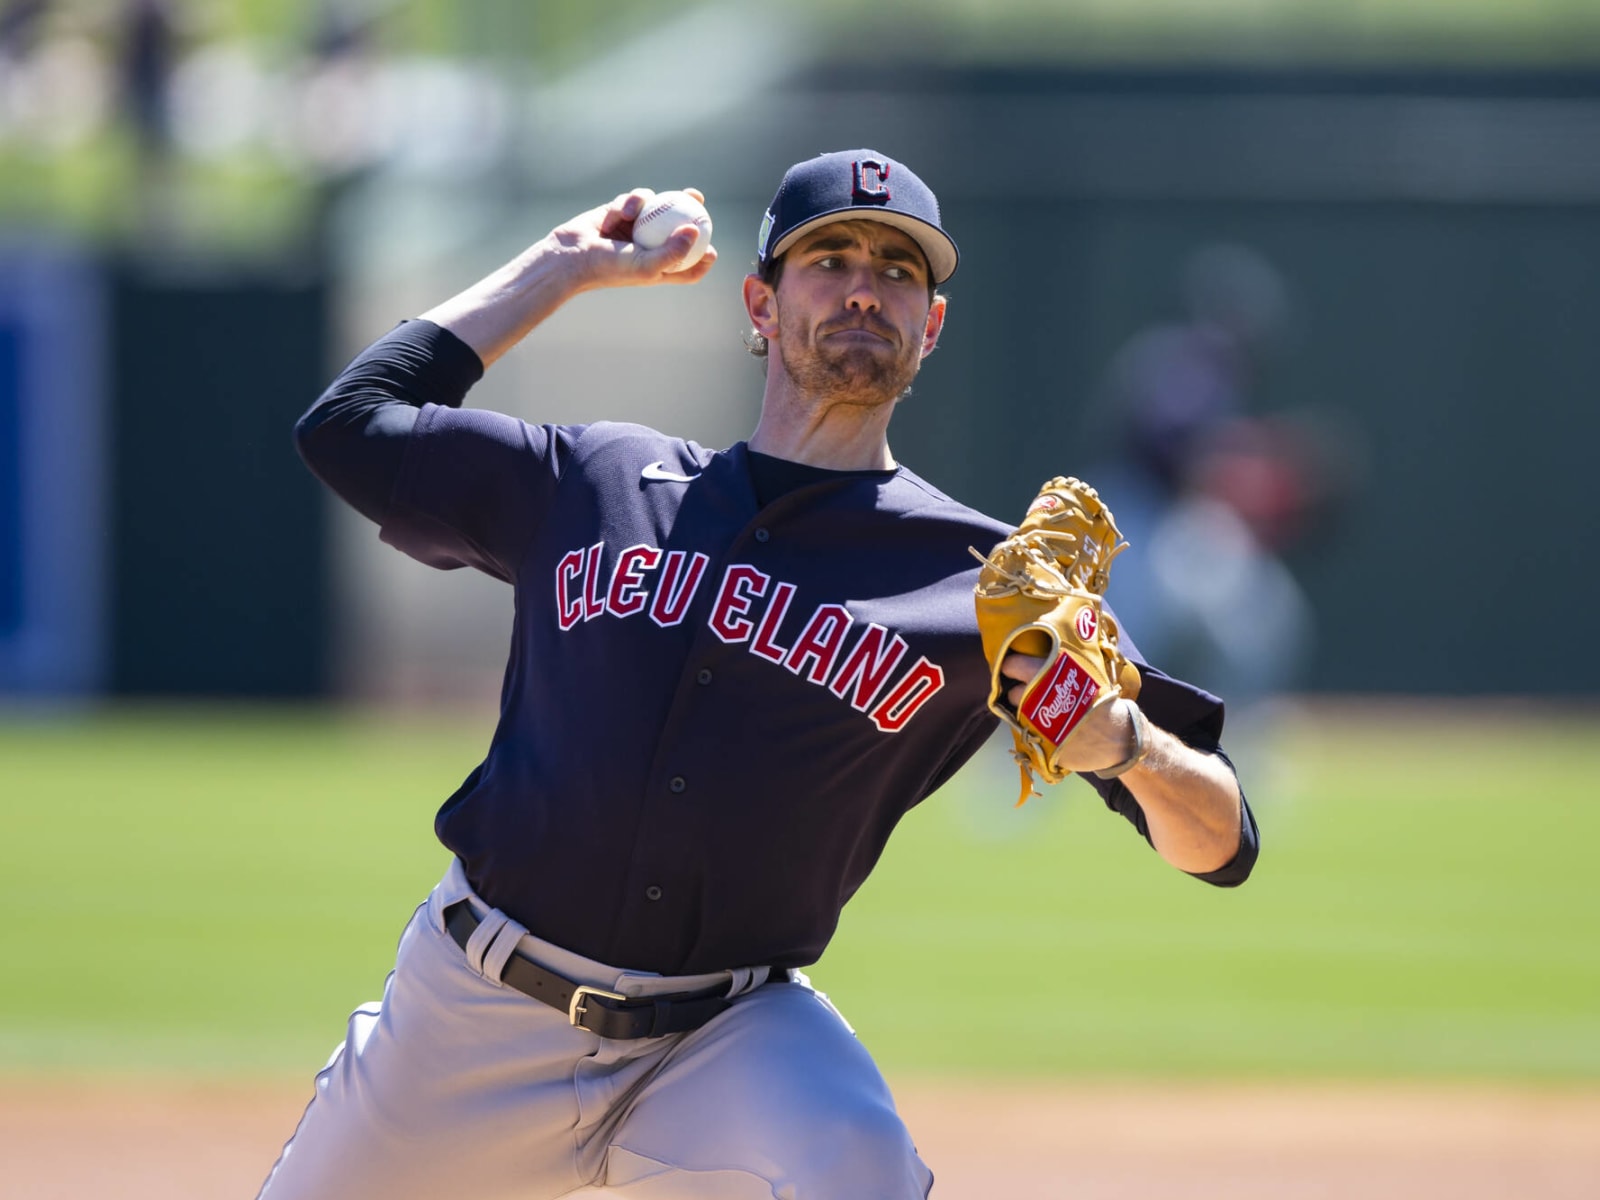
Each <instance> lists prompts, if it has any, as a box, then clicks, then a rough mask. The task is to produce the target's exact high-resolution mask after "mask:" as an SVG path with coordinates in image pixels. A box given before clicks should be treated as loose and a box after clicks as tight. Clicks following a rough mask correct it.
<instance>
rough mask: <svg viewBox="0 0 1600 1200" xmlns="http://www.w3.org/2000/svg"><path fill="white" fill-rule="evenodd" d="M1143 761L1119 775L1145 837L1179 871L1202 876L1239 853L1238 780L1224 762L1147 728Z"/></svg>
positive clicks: (1166, 733) (1157, 729) (1163, 733)
mask: <svg viewBox="0 0 1600 1200" xmlns="http://www.w3.org/2000/svg"><path fill="white" fill-rule="evenodd" d="M1149 737H1150V750H1149V753H1148V754H1147V755H1146V756H1145V759H1144V762H1142V763H1141V764H1140V765H1139V766H1137V767H1134V768H1133V769H1132V770H1130V771H1128V772H1127V773H1126V774H1125V775H1123V776H1122V782H1123V784H1125V785H1126V786H1127V788H1128V790H1129V791H1130V792H1132V793H1133V796H1134V798H1135V799H1136V800H1138V802H1139V807H1140V808H1142V809H1143V810H1144V815H1145V820H1146V822H1147V823H1148V826H1149V830H1150V841H1151V843H1152V844H1153V845H1154V846H1155V848H1156V851H1157V852H1158V853H1159V854H1160V855H1161V857H1162V858H1164V859H1166V860H1167V862H1169V863H1171V864H1172V865H1173V866H1175V867H1177V868H1178V869H1179V870H1182V871H1188V872H1191V873H1194V874H1204V873H1206V872H1208V871H1215V870H1217V869H1218V868H1220V867H1223V866H1226V865H1227V864H1228V863H1229V862H1230V861H1232V859H1233V858H1234V856H1235V855H1236V854H1237V853H1238V852H1239V845H1240V824H1241V820H1242V813H1241V807H1240V796H1239V781H1238V779H1236V778H1235V777H1234V774H1233V772H1232V771H1231V770H1229V768H1228V765H1227V764H1226V763H1224V762H1223V761H1222V760H1221V759H1220V758H1217V757H1216V756H1215V755H1212V754H1205V753H1202V752H1201V751H1199V750H1196V749H1194V748H1193V747H1191V746H1186V745H1184V743H1183V742H1181V741H1179V740H1178V739H1177V738H1175V737H1173V736H1172V735H1171V734H1170V733H1168V732H1166V730H1164V729H1160V728H1157V727H1156V726H1154V725H1151V726H1150V727H1149Z"/></svg>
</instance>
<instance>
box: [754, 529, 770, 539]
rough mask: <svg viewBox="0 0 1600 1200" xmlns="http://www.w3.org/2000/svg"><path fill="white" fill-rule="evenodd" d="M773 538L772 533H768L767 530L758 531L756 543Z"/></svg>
mask: <svg viewBox="0 0 1600 1200" xmlns="http://www.w3.org/2000/svg"><path fill="white" fill-rule="evenodd" d="M771 536H772V535H771V534H770V533H768V532H767V531H766V530H765V529H758V530H756V541H758V542H764V541H766V540H767V539H768V538H770V537H771Z"/></svg>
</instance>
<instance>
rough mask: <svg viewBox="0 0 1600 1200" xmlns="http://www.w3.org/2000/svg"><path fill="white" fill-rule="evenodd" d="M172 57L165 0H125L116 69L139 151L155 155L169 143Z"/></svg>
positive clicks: (173, 31)
mask: <svg viewBox="0 0 1600 1200" xmlns="http://www.w3.org/2000/svg"><path fill="white" fill-rule="evenodd" d="M177 57H178V30H177V23H176V21H175V20H174V19H173V14H172V8H171V2H170V0H126V3H125V6H124V8H123V11H122V20H121V28H120V39H119V67H120V72H119V73H120V76H121V83H122V93H123V96H124V98H125V100H126V101H127V105H128V108H127V112H128V117H129V119H130V120H131V121H132V122H133V126H134V129H135V131H136V132H137V134H138V137H139V145H140V148H141V153H144V154H148V155H156V156H160V155H162V154H164V153H165V152H166V150H167V148H168V146H169V145H170V143H171V137H172V122H171V119H170V117H171V109H170V106H169V103H168V100H169V96H170V87H169V84H170V82H171V79H172V68H173V66H174V64H175V63H176V61H177Z"/></svg>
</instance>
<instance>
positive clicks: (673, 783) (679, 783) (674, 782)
mask: <svg viewBox="0 0 1600 1200" xmlns="http://www.w3.org/2000/svg"><path fill="white" fill-rule="evenodd" d="M688 786H689V781H688V780H687V779H685V778H684V777H683V776H682V775H674V776H673V777H672V778H671V779H669V780H668V781H667V790H668V791H671V792H673V793H677V792H682V791H684V790H685V789H686V788H688Z"/></svg>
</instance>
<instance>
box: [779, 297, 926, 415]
mask: <svg viewBox="0 0 1600 1200" xmlns="http://www.w3.org/2000/svg"><path fill="white" fill-rule="evenodd" d="M778 333H779V337H780V339H781V342H780V344H781V346H782V351H781V352H782V354H783V366H784V370H785V371H786V372H787V373H788V375H789V378H790V379H792V380H793V381H794V383H795V386H796V387H797V388H798V389H799V390H800V392H801V393H802V394H803V395H806V396H809V397H812V398H813V399H815V400H821V401H826V402H828V403H831V404H846V405H852V406H858V407H861V408H877V407H880V406H882V405H885V404H893V403H894V402H895V401H897V400H899V399H900V397H902V396H903V395H905V394H906V392H908V391H910V389H911V381H912V380H913V379H915V378H916V376H917V370H918V369H919V368H920V367H921V365H922V359H921V357H920V356H919V355H918V354H917V346H916V345H915V344H910V345H902V346H900V347H895V346H894V345H893V344H892V343H887V342H886V343H885V344H884V348H883V349H881V350H880V349H879V348H877V347H876V346H864V345H860V344H856V345H845V346H839V347H829V346H828V345H826V343H825V342H824V343H823V344H819V342H818V333H817V331H816V330H812V329H806V328H803V327H801V326H800V323H799V321H797V320H796V321H793V322H791V321H790V320H787V319H785V318H784V317H783V316H781V315H780V317H779V318H778Z"/></svg>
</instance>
